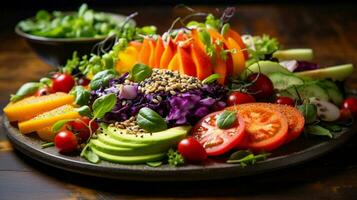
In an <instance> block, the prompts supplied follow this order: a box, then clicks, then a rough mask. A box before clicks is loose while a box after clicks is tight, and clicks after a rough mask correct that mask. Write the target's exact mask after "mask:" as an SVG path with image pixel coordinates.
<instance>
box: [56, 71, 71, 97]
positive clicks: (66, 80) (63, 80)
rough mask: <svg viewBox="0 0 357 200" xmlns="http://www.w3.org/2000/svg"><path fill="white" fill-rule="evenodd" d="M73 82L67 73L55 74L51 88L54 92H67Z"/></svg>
mask: <svg viewBox="0 0 357 200" xmlns="http://www.w3.org/2000/svg"><path fill="white" fill-rule="evenodd" d="M74 84H75V82H74V79H73V77H72V76H71V75H69V74H59V75H56V76H55V78H54V79H53V80H52V89H53V90H54V91H55V92H66V93H68V92H69V91H71V89H72V88H73V86H74Z"/></svg>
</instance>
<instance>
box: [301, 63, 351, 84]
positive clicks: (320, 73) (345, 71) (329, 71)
mask: <svg viewBox="0 0 357 200" xmlns="http://www.w3.org/2000/svg"><path fill="white" fill-rule="evenodd" d="M353 70H354V67H353V65H352V64H345V65H337V66H332V67H327V68H322V69H315V70H309V71H303V72H296V73H294V74H296V75H297V76H300V77H310V78H314V79H328V78H330V79H332V80H334V81H343V80H345V79H346V78H347V77H348V76H350V75H351V74H352V73H353Z"/></svg>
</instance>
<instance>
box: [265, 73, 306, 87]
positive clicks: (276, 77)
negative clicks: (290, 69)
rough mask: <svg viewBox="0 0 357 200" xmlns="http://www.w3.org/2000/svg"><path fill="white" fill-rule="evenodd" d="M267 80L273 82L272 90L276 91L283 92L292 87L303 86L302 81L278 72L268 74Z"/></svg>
mask: <svg viewBox="0 0 357 200" xmlns="http://www.w3.org/2000/svg"><path fill="white" fill-rule="evenodd" d="M268 77H269V79H270V80H271V82H273V85H274V88H275V89H278V90H285V89H286V88H288V87H291V86H293V85H303V84H304V81H303V80H302V79H301V78H299V77H296V76H294V75H288V74H284V73H280V72H275V73H272V74H270V75H269V76H268Z"/></svg>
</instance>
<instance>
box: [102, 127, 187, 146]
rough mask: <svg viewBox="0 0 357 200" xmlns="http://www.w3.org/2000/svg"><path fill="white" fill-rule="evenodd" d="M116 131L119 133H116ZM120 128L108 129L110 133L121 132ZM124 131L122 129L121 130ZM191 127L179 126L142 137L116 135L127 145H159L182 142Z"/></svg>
mask: <svg viewBox="0 0 357 200" xmlns="http://www.w3.org/2000/svg"><path fill="white" fill-rule="evenodd" d="M114 129H116V130H117V131H114ZM118 130H119V129H118V128H115V127H108V132H112V133H113V132H117V133H118V132H120V131H118ZM121 130H122V129H121ZM189 130H190V127H189V126H178V127H174V128H170V129H167V130H164V131H160V132H155V133H151V134H144V135H142V137H141V136H138V135H134V134H124V132H123V134H116V136H115V137H116V139H118V140H120V141H123V142H127V143H135V144H157V143H161V142H167V141H172V140H180V139H183V138H184V137H185V136H186V134H187V133H188V132H189Z"/></svg>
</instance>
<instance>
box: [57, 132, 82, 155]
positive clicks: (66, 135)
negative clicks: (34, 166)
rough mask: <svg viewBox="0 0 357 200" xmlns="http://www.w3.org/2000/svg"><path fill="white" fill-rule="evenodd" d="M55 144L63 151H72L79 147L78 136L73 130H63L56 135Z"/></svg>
mask: <svg viewBox="0 0 357 200" xmlns="http://www.w3.org/2000/svg"><path fill="white" fill-rule="evenodd" d="M55 145H56V147H57V149H58V150H59V152H61V153H71V152H73V151H75V150H77V149H78V142H77V138H76V136H75V135H74V134H73V132H71V131H68V130H66V131H61V132H59V133H57V135H56V137H55Z"/></svg>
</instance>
